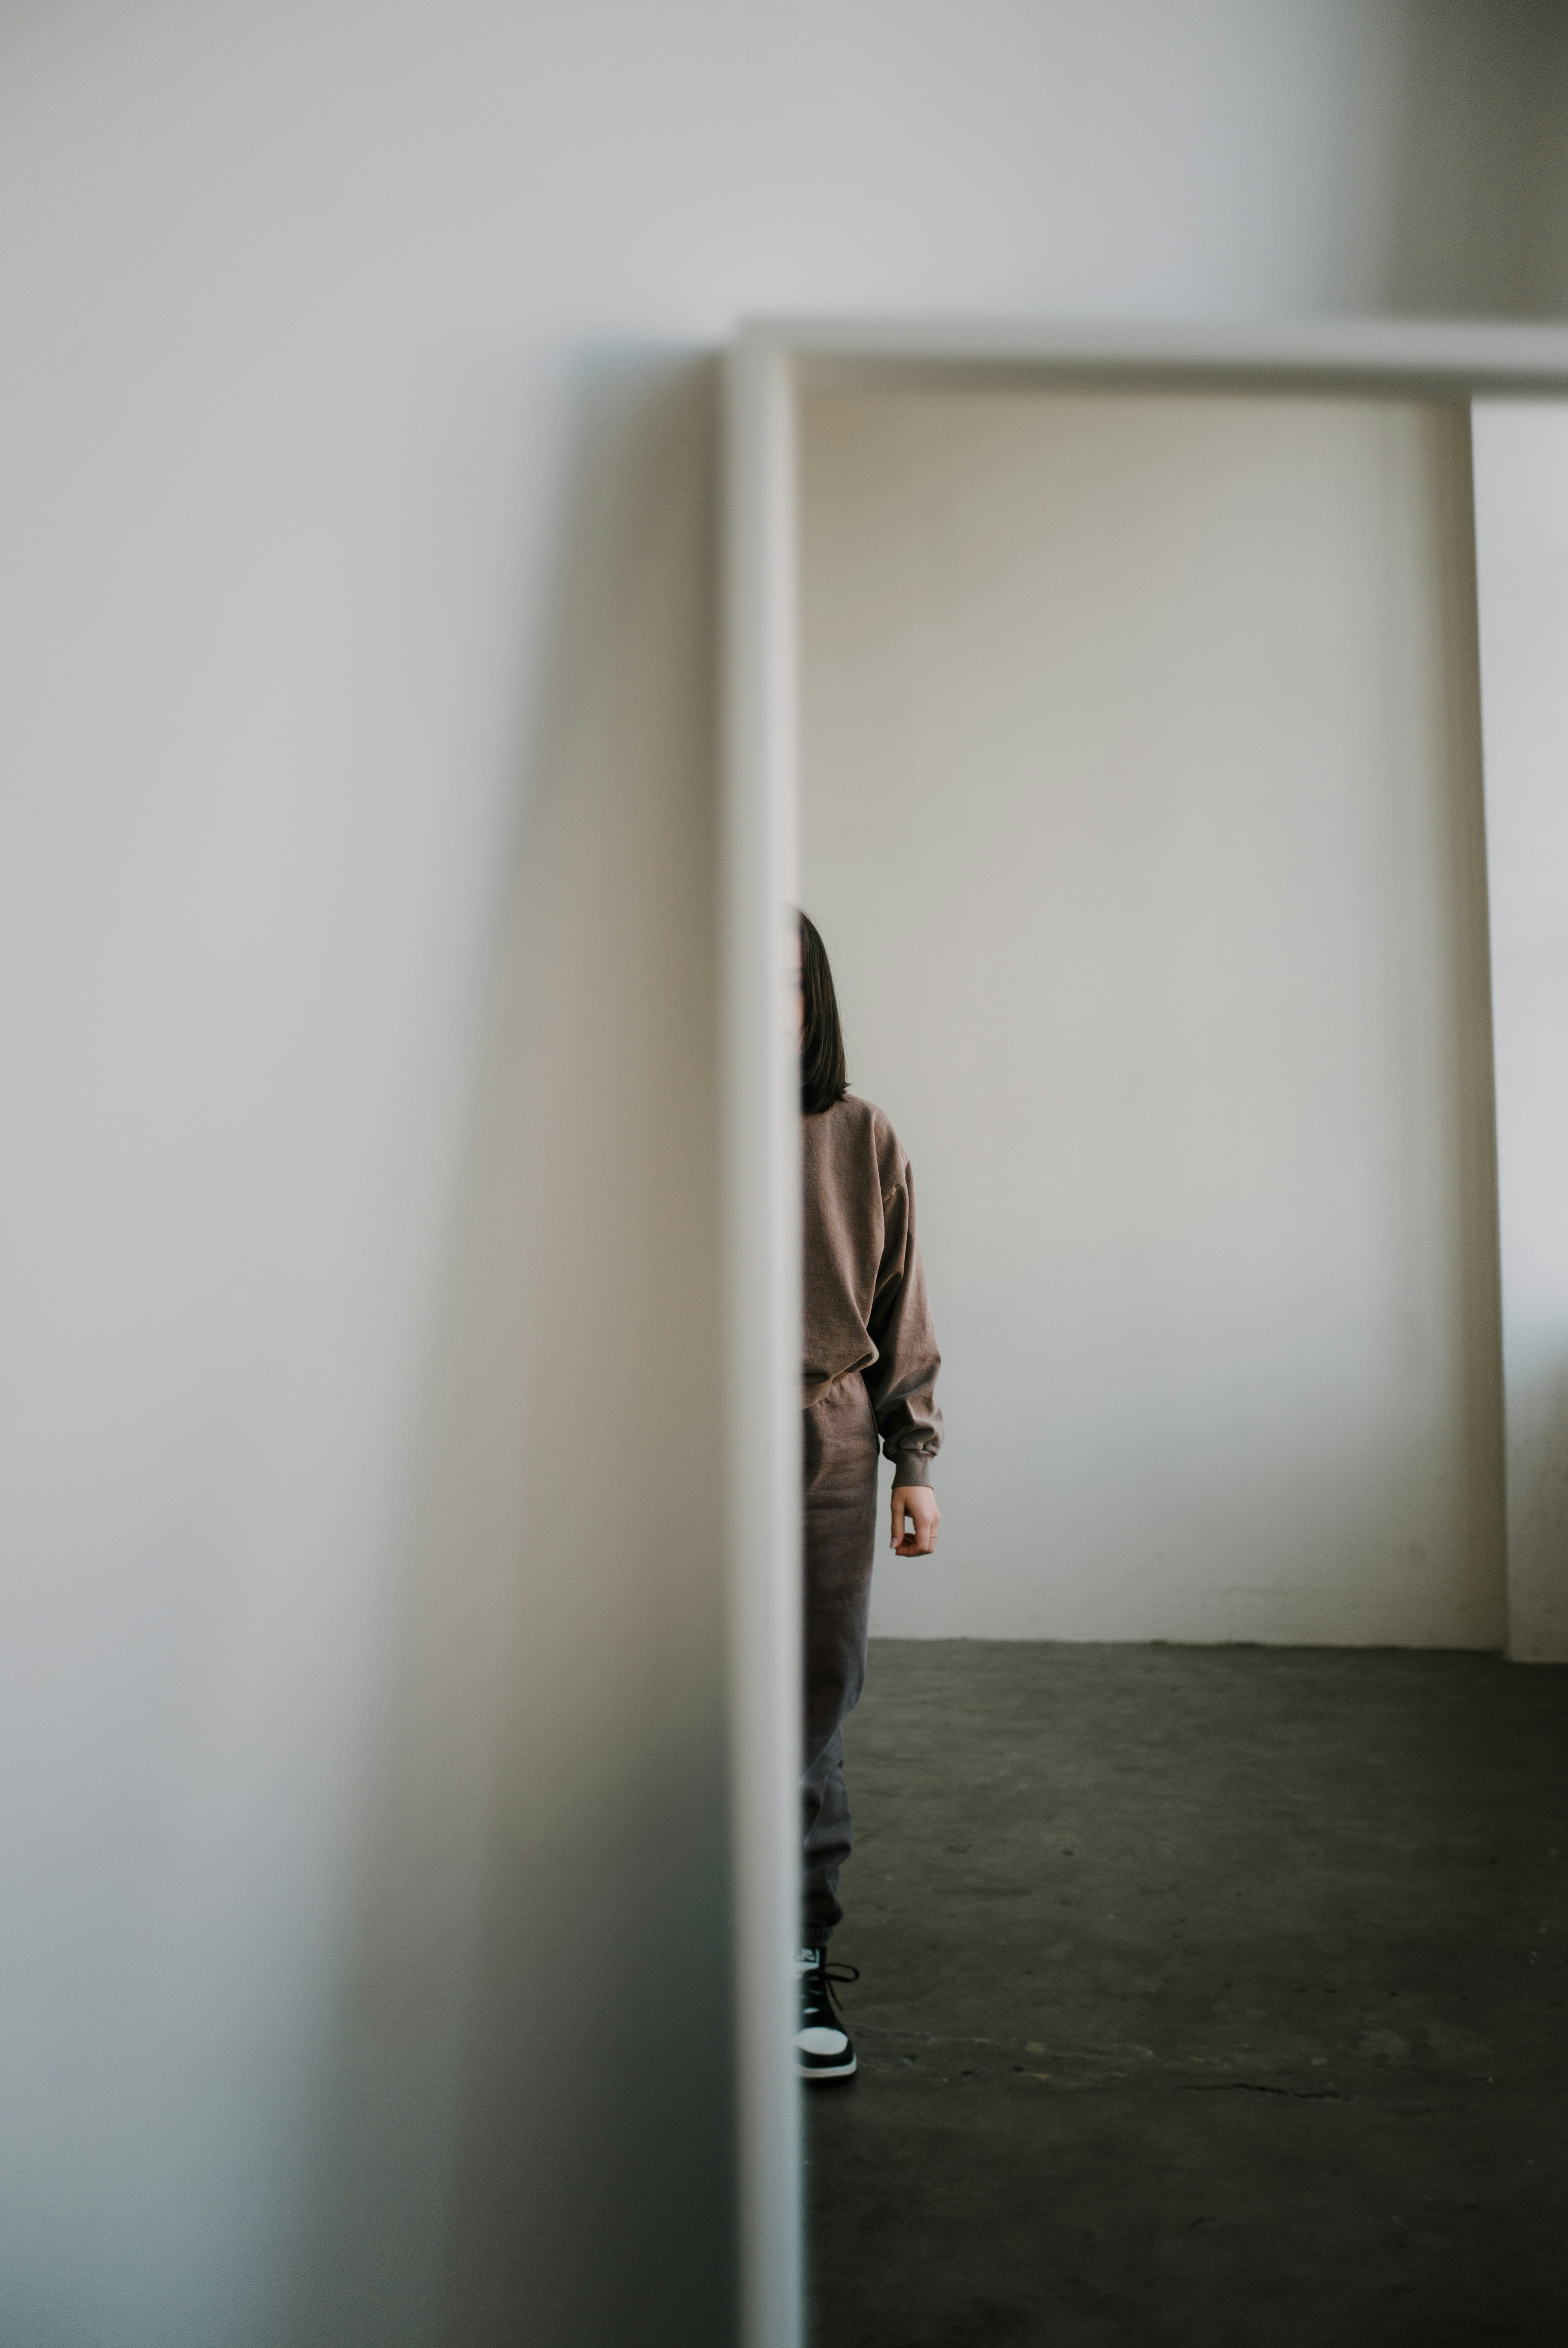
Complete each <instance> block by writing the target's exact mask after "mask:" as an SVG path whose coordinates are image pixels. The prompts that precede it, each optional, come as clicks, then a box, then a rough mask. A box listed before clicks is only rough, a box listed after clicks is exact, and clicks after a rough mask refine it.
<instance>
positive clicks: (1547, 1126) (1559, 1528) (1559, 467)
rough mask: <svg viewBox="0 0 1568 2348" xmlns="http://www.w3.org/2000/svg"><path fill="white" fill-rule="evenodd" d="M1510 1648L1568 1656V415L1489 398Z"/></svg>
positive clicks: (1491, 847) (1536, 1655) (1485, 482)
mask: <svg viewBox="0 0 1568 2348" xmlns="http://www.w3.org/2000/svg"><path fill="white" fill-rule="evenodd" d="M1474 432H1475V492H1476V567H1477V575H1478V585H1479V589H1480V597H1481V712H1482V732H1483V738H1484V741H1485V747H1486V830H1487V869H1488V878H1489V884H1490V891H1491V972H1492V978H1491V983H1492V999H1493V1007H1494V1013H1495V1025H1496V1035H1497V1051H1496V1060H1497V1133H1498V1154H1499V1186H1498V1188H1499V1200H1498V1204H1499V1210H1500V1215H1499V1220H1500V1226H1501V1261H1502V1333H1503V1367H1504V1378H1505V1389H1506V1395H1507V1410H1506V1422H1507V1430H1508V1444H1507V1490H1508V1569H1509V1592H1508V1601H1509V1602H1508V1623H1509V1652H1510V1653H1511V1654H1512V1655H1513V1656H1515V1657H1516V1658H1517V1659H1518V1660H1519V1661H1521V1662H1524V1663H1534V1662H1550V1663H1562V1662H1563V1661H1568V1215H1565V1214H1564V1211H1563V1201H1564V1198H1565V1197H1568V1085H1565V1083H1564V1080H1563V1037H1564V1035H1565V1034H1568V891H1565V890H1564V886H1563V880H1564V874H1565V873H1568V792H1565V791H1564V789H1563V773H1564V759H1565V757H1568V668H1565V666H1564V663H1563V641H1564V629H1565V628H1568V409H1564V407H1563V406H1562V405H1561V404H1559V403H1556V402H1547V401H1528V402H1523V401H1520V402H1515V401H1510V400H1481V401H1478V402H1477V403H1476V408H1475V426H1474Z"/></svg>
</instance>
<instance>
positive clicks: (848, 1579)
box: [801, 1372, 877, 1948]
mask: <svg viewBox="0 0 1568 2348" xmlns="http://www.w3.org/2000/svg"><path fill="white" fill-rule="evenodd" d="M801 1416H802V1419H803V1421H804V1428H803V1434H804V1454H805V1457H804V1471H805V1542H804V1547H805V1577H804V1578H805V1753H804V1775H803V1776H802V1778H801V1791H802V1794H803V1796H804V1812H805V1852H804V1878H803V1884H802V1898H801V1940H802V1942H803V1944H804V1946H806V1947H808V1948H823V1947H825V1946H826V1943H827V1941H828V1939H829V1936H830V1935H831V1933H832V1931H833V1928H834V1926H835V1924H836V1923H837V1922H838V1921H840V1919H841V1918H842V1916H843V1914H844V1910H843V1907H842V1905H841V1904H840V1901H839V1897H838V1870H839V1869H840V1867H842V1865H843V1864H844V1861H845V1859H847V1858H848V1856H849V1849H850V1842H851V1839H852V1836H851V1831H850V1823H849V1798H848V1796H847V1795H846V1794H845V1789H844V1724H845V1720H846V1719H847V1718H848V1716H849V1715H850V1714H851V1713H852V1712H853V1711H854V1709H855V1707H856V1704H857V1703H858V1702H859V1701H860V1690H861V1686H862V1684H863V1683H864V1681H865V1678H866V1618H867V1615H868V1613H869V1611H870V1605H871V1564H872V1558H873V1555H874V1552H875V1550H876V1450H877V1445H876V1420H875V1419H874V1418H873V1416H872V1415H871V1397H870V1395H868V1394H867V1393H866V1381H865V1379H864V1378H863V1377H861V1376H860V1375H859V1374H858V1372H856V1373H854V1374H852V1375H850V1376H848V1377H845V1378H840V1379H839V1380H838V1381H837V1383H836V1384H835V1385H831V1386H829V1388H828V1390H827V1392H826V1393H825V1395H823V1397H822V1399H821V1400H820V1401H819V1402H815V1403H813V1404H812V1405H811V1406H810V1408H809V1409H807V1410H804V1411H803V1412H802V1414H801Z"/></svg>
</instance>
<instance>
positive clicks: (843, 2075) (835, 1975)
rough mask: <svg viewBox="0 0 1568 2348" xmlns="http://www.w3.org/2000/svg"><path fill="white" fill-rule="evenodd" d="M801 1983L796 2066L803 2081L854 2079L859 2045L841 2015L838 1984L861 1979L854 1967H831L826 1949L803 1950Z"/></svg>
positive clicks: (797, 1967) (799, 1969)
mask: <svg viewBox="0 0 1568 2348" xmlns="http://www.w3.org/2000/svg"><path fill="white" fill-rule="evenodd" d="M795 1972H796V1974H797V1976H798V1978H799V1981H800V2028H799V2030H798V2031H796V2033H795V2041H794V2066H795V2069H796V2070H797V2071H798V2072H799V2073H800V2075H801V2077H802V2078H803V2079H853V2078H854V2076H855V2041H854V2040H853V2039H852V2038H851V2037H850V2034H849V2033H848V2031H847V2030H845V2026H844V2023H843V2020H842V2018H841V2017H840V2014H839V2012H838V1983H839V1982H852V1981H858V1980H859V1979H860V1975H859V1973H858V1972H856V1968H855V1967H854V1966H853V1965H830V1964H829V1963H828V1962H827V1952H826V1950H825V1949H802V1951H801V1952H800V1954H799V1956H798V1957H797V1958H796V1959H795Z"/></svg>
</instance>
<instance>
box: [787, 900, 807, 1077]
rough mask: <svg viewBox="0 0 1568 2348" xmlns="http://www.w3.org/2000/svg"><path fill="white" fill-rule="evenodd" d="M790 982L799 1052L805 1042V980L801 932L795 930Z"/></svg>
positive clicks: (795, 1042)
mask: <svg viewBox="0 0 1568 2348" xmlns="http://www.w3.org/2000/svg"><path fill="white" fill-rule="evenodd" d="M790 984H791V985H792V986H793V987H794V1048H795V1050H796V1051H797V1052H798V1051H799V1050H800V1047H801V1045H803V1044H804V1042H805V981H804V975H803V973H802V971H801V959H800V932H799V930H798V929H797V930H796V931H795V932H794V944H793V946H792V947H791V948H790Z"/></svg>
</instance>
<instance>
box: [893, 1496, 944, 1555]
mask: <svg viewBox="0 0 1568 2348" xmlns="http://www.w3.org/2000/svg"><path fill="white" fill-rule="evenodd" d="M906 1517H908V1518H910V1519H913V1522H914V1526H915V1529H914V1531H913V1532H910V1531H909V1530H908V1529H907V1526H906V1525H905V1522H904V1519H905V1518H906ZM941 1521H942V1511H941V1509H939V1508H938V1506H937V1495H936V1494H935V1492H933V1491H932V1489H931V1487H930V1486H929V1484H896V1485H895V1486H894V1488H893V1549H894V1553H895V1554H896V1555H897V1556H898V1557H929V1556H930V1554H931V1551H932V1550H934V1549H935V1548H936V1546H937V1527H938V1525H939V1524H940V1523H941Z"/></svg>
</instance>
